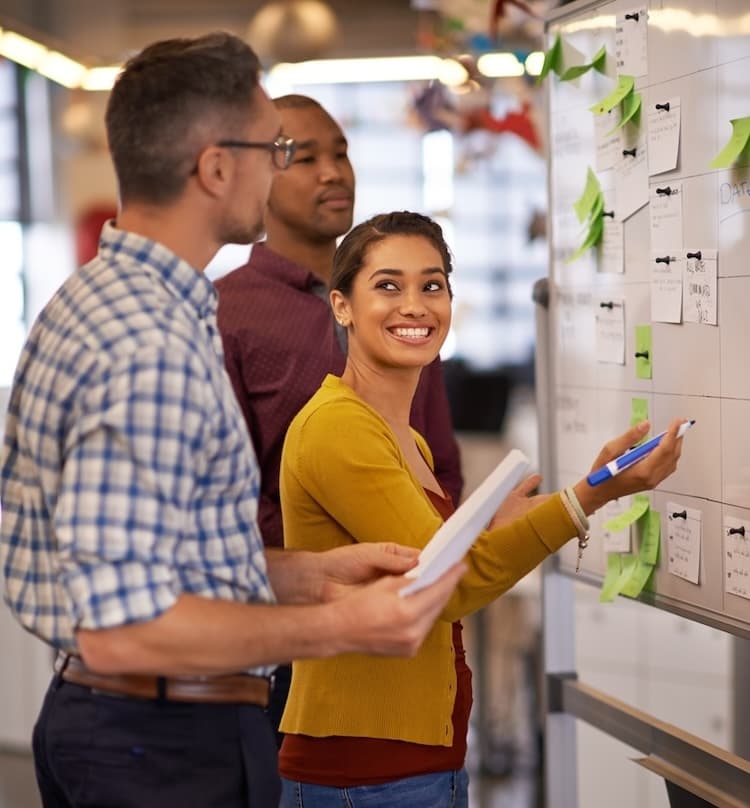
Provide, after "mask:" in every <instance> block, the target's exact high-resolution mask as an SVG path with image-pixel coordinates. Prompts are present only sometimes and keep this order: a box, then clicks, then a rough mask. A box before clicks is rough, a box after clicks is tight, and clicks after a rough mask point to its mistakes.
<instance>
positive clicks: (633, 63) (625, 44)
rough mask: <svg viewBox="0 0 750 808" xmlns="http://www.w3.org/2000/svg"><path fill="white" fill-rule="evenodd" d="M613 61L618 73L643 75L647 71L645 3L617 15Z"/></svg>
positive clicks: (646, 13) (646, 17)
mask: <svg viewBox="0 0 750 808" xmlns="http://www.w3.org/2000/svg"><path fill="white" fill-rule="evenodd" d="M615 62H616V64H617V71H618V73H619V72H622V73H630V74H631V75H633V76H645V75H646V73H647V72H648V11H647V9H646V6H645V5H644V6H638V7H636V8H633V9H630V11H626V12H624V13H623V14H618V15H617V20H616V23H615Z"/></svg>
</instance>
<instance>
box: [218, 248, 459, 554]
mask: <svg viewBox="0 0 750 808" xmlns="http://www.w3.org/2000/svg"><path fill="white" fill-rule="evenodd" d="M215 285H216V289H217V291H218V293H219V310H218V321H219V330H220V331H221V336H222V340H223V342H224V357H225V362H226V367H227V371H228V373H229V376H230V378H231V380H232V385H233V387H234V391H235V394H236V396H237V399H238V401H239V403H240V407H241V409H242V412H243V414H244V416H245V421H246V422H247V426H248V429H249V431H250V437H251V438H252V441H253V448H254V449H255V454H256V455H257V457H258V464H259V466H260V472H261V488H260V500H259V503H258V524H259V526H260V530H261V533H262V535H263V541H264V543H265V544H266V545H267V546H271V547H281V546H282V545H283V543H284V542H283V533H282V528H281V504H280V500H279V468H280V465H281V448H282V446H283V444H284V436H285V435H286V431H287V429H288V428H289V424H290V423H291V422H292V419H293V418H294V416H295V415H296V414H297V413H298V412H299V411H300V410H301V409H302V407H303V406H304V405H305V404H306V403H307V401H308V400H309V399H310V398H311V397H312V395H313V393H315V392H316V391H317V389H318V388H319V387H320V385H321V382H322V381H323V379H324V378H325V377H326V375H327V374H328V373H333V374H335V375H337V376H340V375H341V373H342V372H343V370H344V365H345V361H346V359H345V356H344V353H343V351H342V349H341V347H340V345H339V342H338V339H337V337H336V331H335V330H334V322H335V321H334V319H333V315H332V313H331V307H330V306H329V304H328V296H327V294H326V293H325V286H324V285H323V284H322V283H321V282H320V281H319V280H318V279H317V278H316V277H315V276H314V275H313V274H312V273H311V272H308V271H307V270H306V269H305V268H304V267H301V266H299V265H298V264H294V263H292V262H290V261H287V260H286V259H285V258H282V256H280V255H277V254H276V253H274V252H273V251H271V250H269V249H268V248H267V247H266V246H265V245H264V244H256V245H255V246H254V247H253V251H252V254H251V257H250V261H249V262H248V263H247V264H245V265H244V266H242V267H240V268H239V269H236V270H234V271H233V272H230V273H229V274H228V275H225V276H224V277H223V278H219V280H217V281H216V284H215ZM411 423H412V426H413V427H414V428H415V429H416V430H417V431H418V432H419V433H420V434H421V435H422V436H423V437H424V438H425V440H426V441H427V445H428V446H429V447H430V449H431V450H432V455H433V459H434V461H435V476H436V477H437V479H438V481H439V482H440V484H441V485H442V486H443V488H444V489H445V490H446V491H447V492H448V493H449V494H450V495H451V496H452V497H453V501H454V502H458V500H459V498H460V495H461V487H462V484H463V480H462V478H461V467H460V458H459V454H458V447H457V445H456V441H455V439H454V437H453V428H452V426H451V420H450V410H449V408H448V397H447V395H446V392H445V384H444V381H443V369H442V367H441V365H440V360H439V359H436V360H435V362H433V363H432V364H431V365H429V366H428V367H426V368H425V369H424V370H423V371H422V376H421V379H420V382H419V386H418V387H417V391H416V393H415V395H414V402H413V404H412V411H411Z"/></svg>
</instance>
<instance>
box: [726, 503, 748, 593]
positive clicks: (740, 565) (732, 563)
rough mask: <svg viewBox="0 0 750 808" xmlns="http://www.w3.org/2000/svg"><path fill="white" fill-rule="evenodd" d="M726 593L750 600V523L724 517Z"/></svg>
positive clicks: (731, 517)
mask: <svg viewBox="0 0 750 808" xmlns="http://www.w3.org/2000/svg"><path fill="white" fill-rule="evenodd" d="M724 573H725V577H724V591H725V592H728V593H729V594H730V595H738V596H739V597H741V598H748V599H750V523H748V524H746V523H745V522H743V521H742V520H741V519H735V518H734V517H733V516H725V517H724Z"/></svg>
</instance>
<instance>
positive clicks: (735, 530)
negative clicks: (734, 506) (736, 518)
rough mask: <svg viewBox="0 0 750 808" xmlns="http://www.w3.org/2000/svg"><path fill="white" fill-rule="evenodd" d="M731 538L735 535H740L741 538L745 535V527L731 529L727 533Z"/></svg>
mask: <svg viewBox="0 0 750 808" xmlns="http://www.w3.org/2000/svg"><path fill="white" fill-rule="evenodd" d="M727 532H728V533H729V535H730V536H732V535H734V534H735V533H739V535H740V536H744V535H745V526H744V525H740V526H739V527H730V528H729V530H728V531H727Z"/></svg>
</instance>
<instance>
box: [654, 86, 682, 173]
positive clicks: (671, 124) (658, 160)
mask: <svg viewBox="0 0 750 808" xmlns="http://www.w3.org/2000/svg"><path fill="white" fill-rule="evenodd" d="M679 152H680V99H679V96H675V97H673V98H668V99H666V100H665V101H657V102H654V103H652V104H650V106H649V110H648V173H649V174H661V173H662V172H663V171H672V170H673V169H675V168H676V167H677V157H678V155H679Z"/></svg>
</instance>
